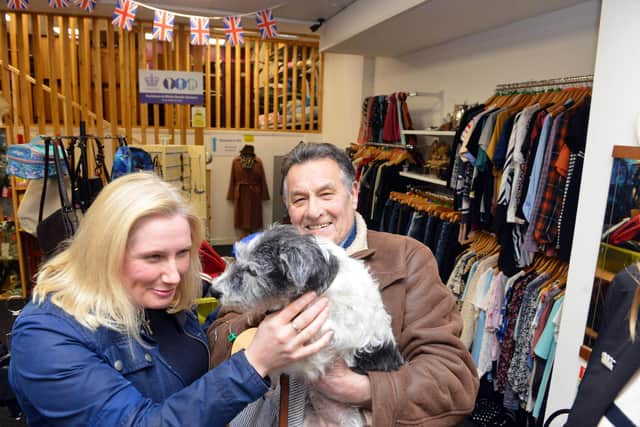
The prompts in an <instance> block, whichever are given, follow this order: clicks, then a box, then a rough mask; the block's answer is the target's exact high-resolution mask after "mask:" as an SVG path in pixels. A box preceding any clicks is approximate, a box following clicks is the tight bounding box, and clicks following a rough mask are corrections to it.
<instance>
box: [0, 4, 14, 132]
mask: <svg viewBox="0 0 640 427" xmlns="http://www.w3.org/2000/svg"><path fill="white" fill-rule="evenodd" d="M10 16H11V20H12V21H14V20H15V16H16V15H15V14H11V15H10ZM0 61H2V67H0V88H1V89H2V97H3V98H4V99H5V100H6V101H7V103H8V104H9V105H11V93H12V90H11V76H10V74H9V68H8V67H7V66H8V65H9V33H8V32H7V22H6V21H5V20H4V19H0ZM10 120H11V123H15V120H13V117H11V118H10Z"/></svg>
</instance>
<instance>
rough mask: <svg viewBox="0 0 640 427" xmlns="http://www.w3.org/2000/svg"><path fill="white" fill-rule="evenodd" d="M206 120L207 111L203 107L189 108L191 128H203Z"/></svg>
mask: <svg viewBox="0 0 640 427" xmlns="http://www.w3.org/2000/svg"><path fill="white" fill-rule="evenodd" d="M206 119H207V110H206V108H204V107H199V106H193V107H191V127H193V128H203V127H205V124H206V121H207V120H206Z"/></svg>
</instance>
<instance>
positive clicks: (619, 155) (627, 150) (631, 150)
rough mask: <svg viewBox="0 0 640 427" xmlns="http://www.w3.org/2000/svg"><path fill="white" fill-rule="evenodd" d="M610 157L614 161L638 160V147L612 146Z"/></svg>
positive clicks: (639, 148) (639, 154)
mask: <svg viewBox="0 0 640 427" xmlns="http://www.w3.org/2000/svg"><path fill="white" fill-rule="evenodd" d="M612 156H613V157H614V158H616V159H634V160H640V147H633V146H630V145H614V146H613V153H612Z"/></svg>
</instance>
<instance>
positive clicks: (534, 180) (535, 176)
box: [522, 114, 553, 222]
mask: <svg viewBox="0 0 640 427" xmlns="http://www.w3.org/2000/svg"><path fill="white" fill-rule="evenodd" d="M552 126H553V116H552V115H551V114H547V116H546V117H545V118H544V122H543V124H542V130H541V131H540V138H539V139H538V147H536V153H535V155H534V156H535V157H534V160H533V166H532V167H531V172H530V177H529V186H528V187H527V193H526V195H525V198H524V201H523V203H522V213H523V214H524V217H525V218H526V219H527V222H531V211H532V210H533V203H534V201H535V198H536V193H537V190H538V181H539V180H540V174H541V173H542V162H543V159H544V152H545V149H546V147H547V140H548V139H549V131H550V130H551V127H552Z"/></svg>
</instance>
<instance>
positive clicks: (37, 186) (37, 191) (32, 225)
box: [17, 176, 71, 236]
mask: <svg viewBox="0 0 640 427" xmlns="http://www.w3.org/2000/svg"><path fill="white" fill-rule="evenodd" d="M63 179H64V183H65V188H66V190H67V191H68V192H69V193H70V192H71V180H70V178H69V177H68V176H64V177H63ZM57 185H58V182H57V180H55V179H50V180H49V181H48V182H47V191H46V199H45V201H44V208H43V210H42V216H43V217H45V218H46V217H48V216H49V215H51V214H52V213H54V212H55V211H57V210H58V209H60V196H58V188H57ZM43 186H44V178H41V179H31V180H29V183H28V184H27V189H26V190H25V192H24V196H23V197H22V201H21V202H20V206H18V215H17V216H18V220H19V221H20V228H21V229H23V230H24V231H26V232H27V233H29V234H31V235H32V236H37V231H36V229H37V227H38V213H39V210H40V198H41V196H42V192H43V190H44V189H43Z"/></svg>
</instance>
